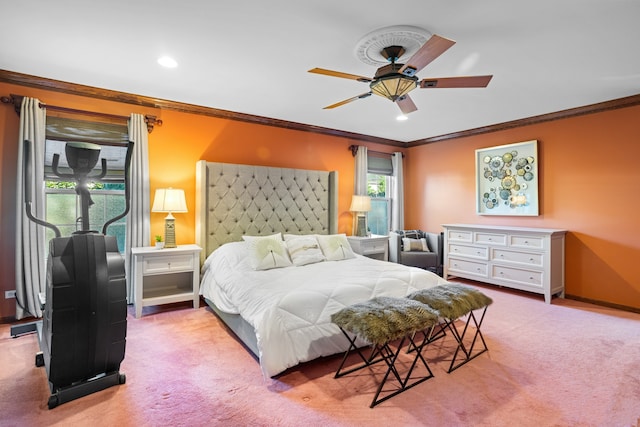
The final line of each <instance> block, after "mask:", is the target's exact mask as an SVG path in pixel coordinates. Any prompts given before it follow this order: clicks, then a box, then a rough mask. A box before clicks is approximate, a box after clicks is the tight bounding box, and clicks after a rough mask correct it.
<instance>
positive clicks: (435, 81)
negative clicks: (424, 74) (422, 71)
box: [419, 76, 493, 89]
mask: <svg viewBox="0 0 640 427" xmlns="http://www.w3.org/2000/svg"><path fill="white" fill-rule="evenodd" d="M492 77H493V76H469V77H442V78H432V79H422V80H421V81H420V83H419V84H420V88H422V89H429V88H437V89H439V88H455V87H487V85H488V84H489V82H490V81H491V78H492Z"/></svg>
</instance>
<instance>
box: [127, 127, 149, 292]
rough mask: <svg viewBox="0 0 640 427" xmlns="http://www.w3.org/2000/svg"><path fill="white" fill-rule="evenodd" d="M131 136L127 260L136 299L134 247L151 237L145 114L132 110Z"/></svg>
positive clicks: (128, 286) (144, 242)
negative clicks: (132, 262)
mask: <svg viewBox="0 0 640 427" xmlns="http://www.w3.org/2000/svg"><path fill="white" fill-rule="evenodd" d="M129 140H130V141H133V143H134V146H133V155H132V156H131V169H130V172H129V173H130V177H131V178H130V181H129V191H130V196H131V205H130V210H129V214H128V215H127V237H126V247H125V259H126V260H127V261H126V263H125V265H126V270H127V301H128V302H129V304H132V303H133V300H134V287H133V286H132V285H133V277H131V271H132V268H131V248H136V247H139V246H148V245H149V244H150V237H151V220H150V218H149V211H150V203H149V191H150V189H149V135H148V132H147V124H146V123H145V121H144V116H143V115H141V114H131V117H130V118H129Z"/></svg>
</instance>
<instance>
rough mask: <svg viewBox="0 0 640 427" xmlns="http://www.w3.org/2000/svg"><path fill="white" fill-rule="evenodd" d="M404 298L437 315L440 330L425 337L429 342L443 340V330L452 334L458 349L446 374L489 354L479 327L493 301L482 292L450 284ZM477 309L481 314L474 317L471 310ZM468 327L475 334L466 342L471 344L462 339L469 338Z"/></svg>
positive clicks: (420, 291) (417, 292)
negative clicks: (485, 353) (458, 325)
mask: <svg viewBox="0 0 640 427" xmlns="http://www.w3.org/2000/svg"><path fill="white" fill-rule="evenodd" d="M407 298H409V299H411V300H415V301H419V302H421V303H423V304H426V305H428V306H429V307H431V308H432V309H434V310H436V311H437V312H438V313H439V314H440V317H441V323H440V325H439V326H440V328H441V329H440V331H438V333H437V334H435V335H432V336H430V337H428V341H429V342H433V341H435V340H436V339H439V338H442V337H443V336H444V335H445V334H446V330H449V331H451V334H452V335H453V336H454V338H455V340H456V342H457V347H456V350H455V353H454V354H453V359H452V360H451V365H449V371H448V372H451V371H453V370H455V369H457V368H459V367H460V366H462V365H464V364H465V363H467V362H469V361H470V360H472V359H474V358H476V357H478V356H479V355H481V354H482V353H484V352H485V351H487V350H488V349H487V344H486V342H485V340H484V337H483V336H482V332H481V331H480V327H481V326H482V321H483V319H484V315H485V313H486V311H487V307H488V306H489V305H490V304H491V303H493V300H492V299H491V298H489V297H488V296H486V295H485V294H483V293H482V292H480V291H478V290H477V289H474V288H472V287H469V286H464V285H458V284H454V283H449V284H445V285H439V286H434V287H433V288H428V289H421V290H419V291H416V292H413V293H412V294H410V295H408V296H407ZM480 309H482V312H481V314H480V316H479V317H476V315H475V314H474V313H473V312H474V310H480ZM464 316H467V318H466V321H464V327H462V328H461V330H459V329H458V328H457V327H456V325H455V322H456V320H458V319H462V318H463V317H464ZM470 325H472V328H475V333H473V337H472V338H469V339H467V342H469V341H471V342H470V344H465V338H468V337H466V335H467V332H468V331H469V326H470ZM425 336H426V335H425ZM478 338H480V341H481V342H482V347H481V348H479V349H478V348H476V351H475V352H474V347H475V346H476V344H477V343H478V341H477V340H478ZM460 351H462V357H461V361H460V362H458V363H457V364H456V360H458V355H459V354H460Z"/></svg>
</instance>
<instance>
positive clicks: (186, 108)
mask: <svg viewBox="0 0 640 427" xmlns="http://www.w3.org/2000/svg"><path fill="white" fill-rule="evenodd" d="M0 81H2V82H5V83H10V84H15V85H20V86H27V87H33V88H37V89H44V90H51V91H55V92H62V93H67V94H70V95H79V96H85V97H89V98H95V99H103V100H108V101H115V102H121V103H124V104H131V105H138V106H143V107H150V108H158V109H161V110H168V111H177V112H181V113H189V114H198V115H203V116H209V117H216V118H221V119H228V120H236V121H241V122H247V123H253V124H259V125H264V126H274V127H279V128H284V129H290V130H297V131H302V132H313V133H318V134H322V135H330V136H337V137H341V138H347V139H352V140H356V141H364V142H372V143H376V144H382V145H389V146H394V147H401V148H411V147H417V146H420V145H425V144H432V143H434V142H442V141H447V140H450V139H457V138H464V137H469V136H474V135H480V134H485V133H491V132H497V131H501V130H506V129H513V128H517V127H522V126H529V125H533V124H539V123H544V122H550V121H554V120H561V119H566V118H570V117H576V116H582V115H585V114H593V113H600V112H603V111H609V110H616V109H619V108H626V107H632V106H635V105H640V95H633V96H628V97H625V98H619V99H614V100H611V101H605V102H600V103H597V104H591V105H586V106H583V107H577V108H571V109H568V110H562V111H557V112H553V113H548V114H542V115H539V116H533V117H528V118H524V119H519V120H513V121H509V122H504V123H497V124H494V125H489V126H483V127H479V128H474V129H467V130H464V131H460V132H452V133H448V134H443V135H438V136H432V137H429V138H424V139H417V140H414V141H410V142H402V141H396V140H392V139H386V138H378V137H375V136H369V135H363V134H359V133H353V132H346V131H341V130H337V129H330V128H325V127H320V126H313V125H307V124H303V123H296V122H290V121H286V120H278V119H272V118H268V117H262V116H254V115H251V114H244V113H237V112H234V111H228V110H220V109H217V108H210V107H203V106H199V105H193V104H186V103H182V102H176V101H168V100H165V99H158V98H152V97H147V96H142V95H134V94H130V93H125V92H117V91H113V90H108V89H101V88H96V87H93V86H85V85H80V84H76V83H69V82H63V81H60V80H53V79H47V78H44V77H37V76H31V75H28V74H21V73H16V72H12V71H7V70H0Z"/></svg>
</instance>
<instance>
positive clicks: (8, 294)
mask: <svg viewBox="0 0 640 427" xmlns="http://www.w3.org/2000/svg"><path fill="white" fill-rule="evenodd" d="M15 297H16V291H15V290H13V291H4V299H11V298H15Z"/></svg>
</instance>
